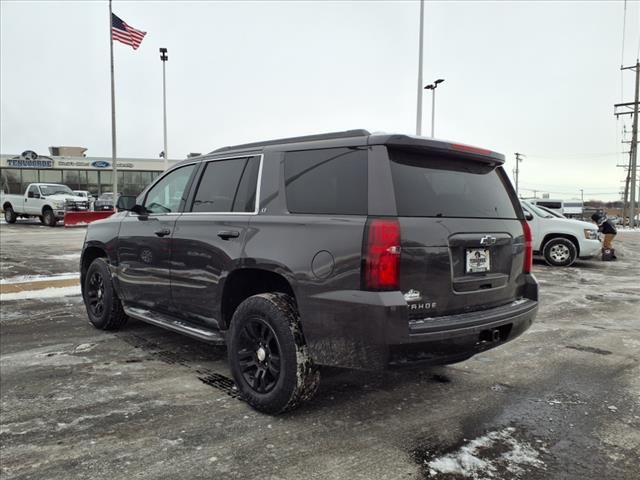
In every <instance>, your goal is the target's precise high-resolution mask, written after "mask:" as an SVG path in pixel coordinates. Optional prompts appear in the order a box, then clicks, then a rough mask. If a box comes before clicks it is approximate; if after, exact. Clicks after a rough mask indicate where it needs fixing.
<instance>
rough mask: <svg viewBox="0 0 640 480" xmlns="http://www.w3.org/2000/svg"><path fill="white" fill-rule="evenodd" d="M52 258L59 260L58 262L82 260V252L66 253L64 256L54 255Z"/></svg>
mask: <svg viewBox="0 0 640 480" xmlns="http://www.w3.org/2000/svg"><path fill="white" fill-rule="evenodd" d="M51 258H57V259H58V260H80V252H78V253H65V254H63V255H52V256H51Z"/></svg>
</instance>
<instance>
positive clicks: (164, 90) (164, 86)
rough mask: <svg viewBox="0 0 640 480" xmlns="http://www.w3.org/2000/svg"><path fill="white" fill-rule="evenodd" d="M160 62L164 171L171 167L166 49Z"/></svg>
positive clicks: (163, 49)
mask: <svg viewBox="0 0 640 480" xmlns="http://www.w3.org/2000/svg"><path fill="white" fill-rule="evenodd" d="M160 60H162V111H163V117H164V169H165V170H166V169H167V168H168V167H169V154H168V153H167V77H166V69H165V66H166V64H167V60H169V55H167V49H166V48H160Z"/></svg>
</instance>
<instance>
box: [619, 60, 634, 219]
mask: <svg viewBox="0 0 640 480" xmlns="http://www.w3.org/2000/svg"><path fill="white" fill-rule="evenodd" d="M620 70H635V72H636V89H635V97H634V101H633V102H627V103H618V104H616V105H614V107H615V108H618V107H626V108H631V107H633V111H628V110H627V111H622V112H616V113H615V115H616V116H620V115H631V114H632V115H633V127H632V131H631V151H630V159H629V160H630V162H629V172H628V176H629V226H631V227H634V226H635V225H634V223H635V216H636V206H637V203H636V184H637V181H638V178H637V165H638V100H639V97H640V61H638V59H636V64H635V65H632V66H630V67H620Z"/></svg>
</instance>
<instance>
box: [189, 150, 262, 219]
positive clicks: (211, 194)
mask: <svg viewBox="0 0 640 480" xmlns="http://www.w3.org/2000/svg"><path fill="white" fill-rule="evenodd" d="M259 165H260V158H259V157H251V158H234V159H230V160H218V161H213V162H208V163H207V164H206V166H205V170H204V172H203V173H202V178H201V180H200V183H199V185H198V190H197V192H196V196H195V199H194V201H193V207H192V209H191V211H193V212H222V213H225V212H253V211H254V209H255V193H256V184H257V178H258V167H259Z"/></svg>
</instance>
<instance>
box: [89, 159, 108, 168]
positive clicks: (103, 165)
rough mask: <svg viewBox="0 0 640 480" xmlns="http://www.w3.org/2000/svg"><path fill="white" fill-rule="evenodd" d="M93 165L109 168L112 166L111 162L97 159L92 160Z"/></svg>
mask: <svg viewBox="0 0 640 480" xmlns="http://www.w3.org/2000/svg"><path fill="white" fill-rule="evenodd" d="M91 166H92V167H95V168H108V167H110V166H111V164H110V163H109V162H105V161H104V160H95V161H93V162H91Z"/></svg>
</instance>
